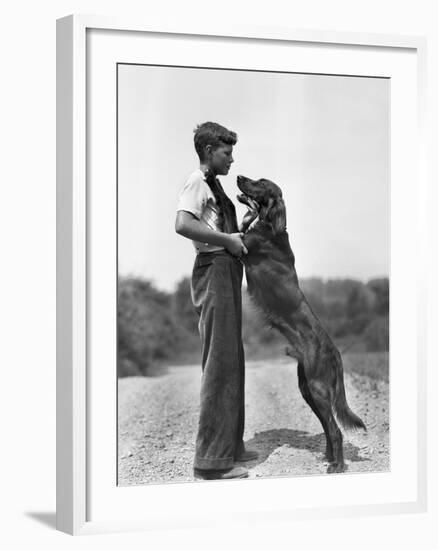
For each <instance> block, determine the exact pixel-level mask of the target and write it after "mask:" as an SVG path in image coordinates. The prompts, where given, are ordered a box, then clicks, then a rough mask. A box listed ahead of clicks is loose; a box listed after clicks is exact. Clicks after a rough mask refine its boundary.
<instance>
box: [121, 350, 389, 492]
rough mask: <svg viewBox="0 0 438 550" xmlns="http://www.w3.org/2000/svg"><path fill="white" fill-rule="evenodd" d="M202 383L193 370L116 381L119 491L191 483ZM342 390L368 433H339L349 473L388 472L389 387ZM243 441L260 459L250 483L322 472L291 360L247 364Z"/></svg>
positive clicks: (312, 420) (359, 381) (354, 378)
mask: <svg viewBox="0 0 438 550" xmlns="http://www.w3.org/2000/svg"><path fill="white" fill-rule="evenodd" d="M200 382H201V368H200V366H199V365H195V366H178V367H168V368H167V369H165V370H164V371H163V373H162V374H161V375H158V376H154V377H148V378H145V377H129V378H123V379H120V380H119V388H118V395H119V448H118V450H119V460H118V480H119V485H121V486H127V485H140V484H146V483H164V482H172V483H175V482H187V481H194V478H193V473H192V468H193V455H194V440H195V436H196V428H197V422H198V406H199V390H200ZM345 386H346V392H347V399H348V403H349V405H350V407H351V408H352V410H353V411H354V412H356V413H357V414H359V416H360V417H361V418H362V419H363V420H364V422H365V424H366V425H367V428H368V432H367V433H362V432H344V455H345V461H346V464H347V472H348V473H354V472H383V471H388V470H389V388H388V384H387V383H386V382H384V381H375V380H371V379H369V378H368V377H364V376H359V375H356V374H354V375H350V374H345ZM245 442H246V444H247V446H248V447H251V448H255V449H257V450H258V451H259V452H260V457H259V458H258V459H257V460H255V461H252V462H249V463H247V466H248V468H249V472H250V473H249V477H250V478H257V477H274V476H275V477H279V476H295V475H313V474H325V473H326V469H327V463H326V462H324V458H323V455H324V451H325V437H324V434H323V431H322V427H321V424H320V423H319V421H318V420H317V419H316V417H315V416H314V414H313V413H312V411H311V410H310V408H309V407H308V406H307V405H306V404H305V402H304V400H303V398H302V397H301V394H300V392H299V390H298V383H297V373H296V364H295V363H294V362H293V361H292V360H291V359H290V358H287V357H285V358H284V359H283V358H282V359H276V360H270V361H252V362H251V361H247V365H246V424H245ZM339 475H345V474H339ZM196 482H198V483H202V481H196Z"/></svg>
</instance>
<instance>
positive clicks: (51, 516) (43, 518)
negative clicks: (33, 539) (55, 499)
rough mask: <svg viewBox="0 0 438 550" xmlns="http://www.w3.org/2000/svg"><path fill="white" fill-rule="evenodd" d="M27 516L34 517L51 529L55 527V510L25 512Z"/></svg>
mask: <svg viewBox="0 0 438 550" xmlns="http://www.w3.org/2000/svg"><path fill="white" fill-rule="evenodd" d="M26 516H27V517H28V518H31V519H34V520H35V521H38V522H39V523H42V524H43V525H46V526H47V527H50V528H51V529H56V513H55V512H26Z"/></svg>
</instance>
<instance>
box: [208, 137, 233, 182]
mask: <svg viewBox="0 0 438 550" xmlns="http://www.w3.org/2000/svg"><path fill="white" fill-rule="evenodd" d="M206 152H207V157H206V164H208V166H209V168H210V169H211V170H212V171H213V172H214V173H215V174H216V175H218V176H226V175H227V174H228V172H229V171H230V167H231V164H232V163H233V162H234V159H233V146H232V145H226V144H225V143H222V144H221V145H219V147H216V148H212V146H211V145H207V147H206Z"/></svg>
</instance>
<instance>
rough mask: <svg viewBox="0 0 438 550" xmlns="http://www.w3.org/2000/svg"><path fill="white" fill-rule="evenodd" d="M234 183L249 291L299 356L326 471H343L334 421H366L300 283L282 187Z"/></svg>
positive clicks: (353, 424) (353, 425) (347, 424)
mask: <svg viewBox="0 0 438 550" xmlns="http://www.w3.org/2000/svg"><path fill="white" fill-rule="evenodd" d="M237 186H238V188H239V190H240V191H241V194H240V195H237V200H238V201H239V202H241V203H242V204H245V205H246V206H247V207H248V212H247V214H246V215H245V216H244V218H243V220H242V224H241V226H240V231H241V232H242V233H243V237H242V239H243V242H244V244H245V246H246V248H247V250H248V253H247V254H245V255H243V256H242V257H241V260H242V262H243V264H244V267H245V273H246V280H247V284H248V292H249V294H250V296H251V298H252V299H253V300H254V301H255V303H256V304H257V306H258V307H259V308H260V309H261V310H262V312H263V313H264V315H265V317H266V319H267V321H268V323H269V324H270V325H271V326H272V327H273V328H275V329H277V330H278V331H279V332H280V333H281V334H282V335H283V336H284V337H285V338H286V340H287V342H288V343H289V346H288V347H287V348H286V353H287V354H288V355H290V356H291V357H294V358H295V359H296V360H297V361H298V385H299V389H300V391H301V394H302V396H303V398H304V400H305V401H306V403H307V404H308V405H309V406H310V408H311V409H312V411H313V412H314V413H315V415H316V416H317V418H318V419H319V421H320V422H321V424H322V428H323V430H324V434H325V437H326V459H327V461H328V462H329V466H328V468H327V473H338V472H344V471H345V470H346V466H345V463H344V453H343V438H342V432H341V430H340V428H339V426H338V423H337V421H338V422H339V423H340V424H341V425H342V426H343V427H344V428H346V429H358V428H361V429H363V430H365V431H366V427H365V424H364V423H363V421H362V420H361V419H360V418H359V417H358V416H357V415H356V414H355V413H354V412H353V411H352V410H351V409H350V407H349V406H348V404H347V399H346V395H345V387H344V371H343V366H342V359H341V354H340V352H339V350H338V349H337V347H336V346H335V345H334V343H333V341H332V340H331V338H330V337H329V335H328V334H327V332H326V331H325V330H324V328H323V326H322V325H321V322H320V321H319V319H318V317H317V316H316V315H315V313H314V312H313V311H312V308H311V307H310V305H309V303H308V301H307V300H306V297H305V296H304V294H303V292H302V291H301V289H300V286H299V282H298V277H297V273H296V271H295V256H294V253H293V252H292V249H291V246H290V243H289V236H288V233H287V231H286V208H285V204H284V201H283V197H282V192H281V189H280V187H279V186H278V185H276V184H275V183H274V182H272V181H270V180H267V179H259V180H251V179H249V178H247V177H245V176H238V177H237Z"/></svg>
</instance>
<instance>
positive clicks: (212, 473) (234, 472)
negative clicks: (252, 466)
mask: <svg viewBox="0 0 438 550" xmlns="http://www.w3.org/2000/svg"><path fill="white" fill-rule="evenodd" d="M193 475H194V476H195V478H196V479H242V478H244V477H248V470H247V469H246V468H243V467H242V466H234V468H231V469H228V470H198V468H194V469H193Z"/></svg>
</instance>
